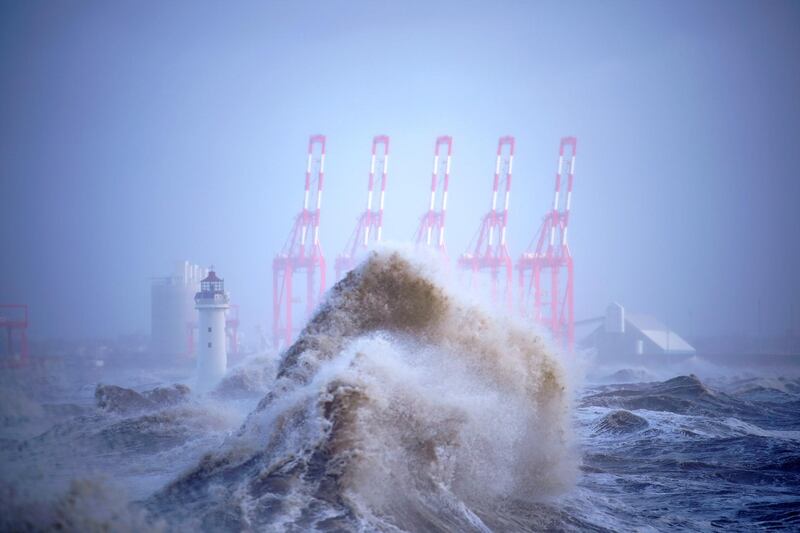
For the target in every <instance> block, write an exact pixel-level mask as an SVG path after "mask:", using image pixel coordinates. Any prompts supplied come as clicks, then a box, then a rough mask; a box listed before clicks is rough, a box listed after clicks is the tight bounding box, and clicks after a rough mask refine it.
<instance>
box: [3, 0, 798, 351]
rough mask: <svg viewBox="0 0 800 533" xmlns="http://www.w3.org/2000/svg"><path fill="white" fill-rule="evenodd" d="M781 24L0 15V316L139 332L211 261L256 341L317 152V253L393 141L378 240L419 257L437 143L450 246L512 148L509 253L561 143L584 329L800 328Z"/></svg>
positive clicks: (730, 6)
mask: <svg viewBox="0 0 800 533" xmlns="http://www.w3.org/2000/svg"><path fill="white" fill-rule="evenodd" d="M798 28H800V7H798V4H797V3H796V2H774V1H766V2H755V1H752V2H744V3H742V2H730V1H724V2H723V1H717V2H663V3H657V2H588V1H587V2H579V3H569V2H554V3H537V2H505V3H501V2H489V1H486V2H453V3H448V2H443V1H440V2H425V3H412V2H365V3H356V2H316V3H310V2H295V1H292V2H288V1H287V2H272V3H269V2H256V3H227V2H195V1H192V2H180V1H173V2H75V1H71V2H56V1H53V2H23V1H19V2H8V1H3V2H2V3H0V106H1V107H0V242H2V247H1V248H0V301H18V302H27V303H29V304H30V305H31V318H32V320H33V324H32V331H31V333H32V335H34V336H36V337H39V338H42V337H54V336H65V337H81V336H98V335H115V334H118V333H126V332H134V331H142V332H147V331H149V311H150V308H149V298H150V292H149V284H150V277H151V276H158V275H165V274H168V273H169V272H170V271H171V270H172V268H173V264H174V262H175V261H177V260H182V259H189V260H191V261H194V262H198V263H200V264H204V265H208V264H211V263H214V264H215V265H216V266H217V267H218V270H219V271H220V274H221V275H222V276H223V277H225V279H226V281H227V285H228V288H229V290H230V292H231V294H232V297H233V299H234V300H235V301H238V302H239V303H240V304H241V306H242V309H241V312H242V318H243V321H244V322H245V323H246V324H248V325H252V324H254V323H257V322H258V323H264V324H266V323H267V322H268V320H269V318H270V310H271V297H272V295H271V259H272V256H273V255H274V253H275V252H276V251H278V250H279V249H280V247H281V245H282V244H283V242H284V240H285V239H286V236H287V234H288V232H289V229H290V227H291V223H292V219H293V216H294V215H295V213H296V212H297V211H298V210H299V209H300V207H301V204H302V192H303V191H302V188H303V173H304V167H305V150H306V142H307V137H308V135H309V134H310V133H317V132H319V133H324V134H326V135H327V136H328V159H327V161H326V163H327V164H326V171H327V172H326V175H327V183H326V193H325V199H324V205H323V222H322V224H323V227H322V232H321V235H322V244H323V248H324V250H325V252H326V254H327V256H328V263H329V266H330V267H331V268H330V269H329V275H330V276H331V277H332V274H333V268H332V266H333V260H334V258H335V256H336V254H337V253H339V252H340V251H341V250H342V248H343V246H344V243H345V240H346V239H347V237H348V236H349V234H350V232H351V231H352V227H353V225H354V223H355V217H356V216H357V214H358V213H359V211H360V210H361V209H363V205H364V202H365V192H364V189H365V186H366V179H367V170H368V163H369V159H368V158H369V147H370V141H371V138H372V136H373V135H375V134H378V133H385V134H388V135H390V136H391V138H392V159H391V165H390V176H389V185H388V193H387V200H386V218H385V235H386V237H387V238H388V239H392V240H403V239H408V238H410V237H411V236H412V234H413V232H414V230H415V229H416V226H417V221H418V217H419V215H420V214H422V212H423V211H424V209H425V207H426V203H427V189H428V187H429V183H430V164H431V152H432V148H433V141H434V138H435V137H436V136H437V135H440V134H450V135H452V136H453V137H454V156H453V169H452V182H451V195H450V205H449V207H450V210H449V213H450V215H449V217H450V218H449V221H450V225H449V228H448V235H447V241H448V246H449V248H450V250H451V254H452V255H456V254H458V253H460V252H461V251H463V250H464V248H465V247H466V245H467V243H468V241H469V240H470V238H471V237H472V235H473V233H474V232H475V230H476V229H477V226H478V221H479V218H480V216H481V214H482V213H483V212H484V211H485V210H486V209H487V208H488V205H489V201H490V185H491V176H492V172H493V168H494V150H495V147H496V142H497V137H498V136H500V135H504V134H512V135H515V136H516V138H517V157H516V160H515V165H514V171H515V182H514V189H513V191H512V196H511V216H510V227H509V240H510V246H511V251H512V254H513V255H514V257H515V258H516V257H517V256H518V255H519V254H520V253H521V252H522V251H523V250H524V248H525V247H526V246H527V244H528V242H529V241H530V239H531V237H532V236H533V233H534V231H535V230H536V228H537V227H538V224H539V220H540V219H541V216H542V215H543V213H544V211H545V209H546V206H547V205H548V204H549V202H550V201H551V194H552V192H551V189H552V184H553V174H554V170H555V165H556V154H557V147H558V140H559V138H560V137H561V136H564V135H576V136H577V137H578V162H577V173H576V181H575V193H574V204H573V208H574V211H573V218H572V222H571V229H570V239H571V245H572V250H573V254H574V256H575V261H576V277H577V280H576V306H577V312H576V314H577V317H578V318H585V317H589V316H594V315H597V314H599V313H601V312H602V311H603V309H604V307H605V305H606V304H607V303H608V302H609V301H611V300H616V301H619V302H621V303H623V304H625V305H626V306H627V307H628V309H631V310H639V311H644V312H650V313H652V314H655V315H657V316H660V317H661V318H664V319H665V320H667V321H669V322H670V323H672V324H674V326H675V327H676V329H678V331H682V332H686V333H687V334H692V333H696V332H709V333H717V332H720V333H735V332H746V333H754V332H756V329H757V326H756V316H757V311H756V310H757V308H758V301H759V299H760V300H761V301H762V309H763V317H764V330H765V331H767V332H780V331H784V330H785V329H786V328H787V327H789V325H790V320H791V316H790V309H791V307H792V302H795V315H796V316H795V319H794V320H795V327H796V328H797V327H800V324H798V321H800V304H798V303H797V301H798V297H799V296H800V278H798V275H799V274H800V238H798V235H797V234H798V231H800V210H798V207H797V206H798V200H800V184H799V183H798V181H800V180H799V179H798V170H797V169H798V168H800V164H799V163H800V161H798V159H799V158H800V156H799V155H798V154H800V151H799V150H798V145H799V144H800V126H798V124H800V105H799V104H798V95H800V31H798Z"/></svg>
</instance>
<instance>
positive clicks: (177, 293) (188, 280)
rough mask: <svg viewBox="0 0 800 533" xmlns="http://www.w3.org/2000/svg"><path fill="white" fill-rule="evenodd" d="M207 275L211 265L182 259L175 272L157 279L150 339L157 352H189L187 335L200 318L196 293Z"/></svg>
mask: <svg viewBox="0 0 800 533" xmlns="http://www.w3.org/2000/svg"><path fill="white" fill-rule="evenodd" d="M207 275H208V270H207V269H205V268H203V267H201V266H199V265H194V264H191V263H189V262H188V261H181V262H179V263H178V264H177V265H176V267H175V271H174V273H173V274H172V275H171V276H166V277H162V278H154V279H153V284H152V287H151V292H150V297H151V300H150V302H151V305H150V339H151V348H152V351H153V353H154V354H157V355H162V356H167V357H176V356H185V355H187V354H188V353H189V351H190V343H189V342H187V339H188V338H191V335H192V328H193V327H194V324H195V323H196V321H197V320H196V311H195V302H194V296H195V294H196V293H197V292H198V291H199V290H200V281H201V280H202V279H203V278H205V277H206V276H207Z"/></svg>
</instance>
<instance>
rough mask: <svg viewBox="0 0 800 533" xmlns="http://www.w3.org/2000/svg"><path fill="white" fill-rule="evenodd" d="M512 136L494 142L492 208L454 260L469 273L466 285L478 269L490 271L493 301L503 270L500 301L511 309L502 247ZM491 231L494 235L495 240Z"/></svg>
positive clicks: (510, 279)
mask: <svg viewBox="0 0 800 533" xmlns="http://www.w3.org/2000/svg"><path fill="white" fill-rule="evenodd" d="M514 146H515V141H514V137H512V136H510V135H507V136H505V137H500V140H498V142H497V160H496V162H495V167H494V181H493V184H492V207H491V210H490V211H489V212H488V213H487V214H486V215H484V217H483V221H482V222H481V225H480V228H479V229H478V233H477V234H476V235H475V237H474V238H473V239H472V242H471V243H470V245H469V246H468V247H467V252H465V253H464V254H462V255H461V257H459V259H458V266H459V267H460V268H462V269H464V270H469V271H470V272H471V277H470V285H472V284H473V283H474V278H475V276H476V275H477V274H478V272H480V271H485V270H488V271H489V272H490V273H491V291H492V293H491V294H492V301H493V302H495V303H497V298H498V296H497V285H498V277H499V274H500V270H501V269H504V270H505V277H506V285H505V291H504V301H505V305H506V307H507V309H508V311H511V286H512V283H513V275H514V274H513V264H512V261H511V256H510V255H509V254H508V247H507V246H506V228H507V226H508V202H509V198H510V196H511V172H512V168H513V165H514ZM501 190H502V194H503V209H502V211H498V209H497V197H498V194H499V193H500V192H501ZM495 233H497V234H498V235H497V238H496V239H495Z"/></svg>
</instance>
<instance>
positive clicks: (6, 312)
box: [0, 304, 28, 366]
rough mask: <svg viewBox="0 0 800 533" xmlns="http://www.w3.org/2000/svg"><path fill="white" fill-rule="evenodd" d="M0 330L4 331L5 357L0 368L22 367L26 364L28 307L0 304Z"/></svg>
mask: <svg viewBox="0 0 800 533" xmlns="http://www.w3.org/2000/svg"><path fill="white" fill-rule="evenodd" d="M0 328H4V329H5V330H6V350H5V351H6V355H7V356H8V358H4V360H3V361H2V363H0V366H22V365H24V364H26V363H27V362H28V306H27V305H26V304H0ZM14 332H17V337H18V338H19V351H18V352H16V353H15V350H14Z"/></svg>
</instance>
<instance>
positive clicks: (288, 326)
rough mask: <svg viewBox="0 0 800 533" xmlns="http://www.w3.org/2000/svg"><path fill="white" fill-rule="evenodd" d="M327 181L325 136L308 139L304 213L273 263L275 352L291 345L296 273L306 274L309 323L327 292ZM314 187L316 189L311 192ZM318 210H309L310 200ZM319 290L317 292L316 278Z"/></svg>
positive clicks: (306, 308) (295, 223)
mask: <svg viewBox="0 0 800 533" xmlns="http://www.w3.org/2000/svg"><path fill="white" fill-rule="evenodd" d="M324 178H325V136H324V135H312V136H311V137H309V139H308V160H307V164H306V181H305V196H304V198H303V210H302V211H300V213H299V214H298V215H297V216H296V217H295V221H294V226H293V228H292V231H291V233H290V234H289V238H288V239H287V240H286V243H285V244H284V245H283V249H282V250H281V252H280V253H279V254H278V255H276V256H275V259H274V260H273V261H272V342H273V345H274V346H275V348H278V347H280V345H281V343H283V345H284V346H289V345H290V344H291V342H292V333H293V330H292V305H293V304H294V303H295V300H294V296H293V294H292V277H293V275H294V274H295V273H296V272H303V271H305V274H306V306H305V317H306V319H307V318H308V317H309V316H310V315H311V313H312V311H313V310H314V308H315V307H316V306H317V304H318V303H319V300H320V299H321V297H322V295H323V293H324V292H325V257H324V255H323V254H322V248H321V247H320V243H319V214H320V208H321V207H322V185H323V181H324ZM312 187H313V189H312ZM312 190H313V196H314V198H315V199H316V206H315V207H314V208H313V209H309V199H310V198H311V196H312ZM317 274H318V275H319V286H318V287H317V288H316V290H315V277H316V275H317Z"/></svg>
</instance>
